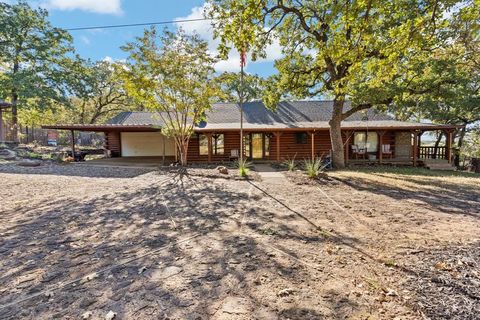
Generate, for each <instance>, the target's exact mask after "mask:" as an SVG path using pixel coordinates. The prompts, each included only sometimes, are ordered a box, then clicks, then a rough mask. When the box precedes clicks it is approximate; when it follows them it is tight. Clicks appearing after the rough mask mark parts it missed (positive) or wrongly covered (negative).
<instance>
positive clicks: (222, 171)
mask: <svg viewBox="0 0 480 320" xmlns="http://www.w3.org/2000/svg"><path fill="white" fill-rule="evenodd" d="M216 169H217V170H218V172H219V173H221V174H228V169H227V167H225V166H218V167H217V168H216Z"/></svg>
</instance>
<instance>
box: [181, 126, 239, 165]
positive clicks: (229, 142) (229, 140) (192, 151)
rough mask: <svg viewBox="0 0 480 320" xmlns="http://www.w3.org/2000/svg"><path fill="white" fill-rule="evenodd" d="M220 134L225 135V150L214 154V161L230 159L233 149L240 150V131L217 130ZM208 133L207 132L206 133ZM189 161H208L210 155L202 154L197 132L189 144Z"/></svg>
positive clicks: (212, 157)
mask: <svg viewBox="0 0 480 320" xmlns="http://www.w3.org/2000/svg"><path fill="white" fill-rule="evenodd" d="M216 133H218V134H222V133H223V135H224V139H225V140H224V145H223V146H224V152H223V154H219V155H215V154H212V156H211V159H212V162H222V161H229V160H230V154H231V150H235V149H236V150H240V133H239V132H216ZM205 134H206V133H205ZM187 161H189V162H208V155H200V146H199V139H198V135H197V134H195V135H194V136H193V137H192V138H191V139H190V143H189V145H188V156H187Z"/></svg>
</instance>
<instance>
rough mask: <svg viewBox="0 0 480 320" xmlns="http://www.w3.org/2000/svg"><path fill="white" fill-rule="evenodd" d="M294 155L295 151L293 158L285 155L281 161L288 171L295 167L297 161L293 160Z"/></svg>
mask: <svg viewBox="0 0 480 320" xmlns="http://www.w3.org/2000/svg"><path fill="white" fill-rule="evenodd" d="M296 156H297V154H296V153H295V155H294V156H293V158H291V159H290V157H287V159H285V161H284V162H283V163H284V164H285V165H286V166H287V169H288V171H293V170H295V168H296V167H297V163H296V162H295V157H296Z"/></svg>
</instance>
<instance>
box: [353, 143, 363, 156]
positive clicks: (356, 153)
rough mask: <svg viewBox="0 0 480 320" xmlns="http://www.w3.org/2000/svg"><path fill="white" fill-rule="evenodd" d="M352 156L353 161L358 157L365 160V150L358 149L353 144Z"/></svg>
mask: <svg viewBox="0 0 480 320" xmlns="http://www.w3.org/2000/svg"><path fill="white" fill-rule="evenodd" d="M352 154H353V156H354V157H355V159H358V158H359V157H361V158H363V159H366V156H367V150H366V149H365V148H359V147H358V146H357V145H356V144H354V145H352Z"/></svg>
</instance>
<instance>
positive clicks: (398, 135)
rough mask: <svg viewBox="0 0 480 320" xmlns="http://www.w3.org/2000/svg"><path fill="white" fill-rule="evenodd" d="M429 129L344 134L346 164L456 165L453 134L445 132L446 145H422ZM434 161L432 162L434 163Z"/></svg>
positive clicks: (349, 132)
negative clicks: (428, 163)
mask: <svg viewBox="0 0 480 320" xmlns="http://www.w3.org/2000/svg"><path fill="white" fill-rule="evenodd" d="M425 132H427V130H409V131H406V130H403V131H401V130H376V131H365V130H362V131H357V130H355V131H353V130H352V131H350V130H346V131H344V132H343V135H344V141H345V161H346V163H347V164H352V165H361V164H364V165H374V164H386V165H411V166H412V165H413V166H425V164H426V162H428V161H429V160H436V161H433V162H436V163H437V162H443V163H445V164H449V165H450V166H451V165H452V163H453V149H452V141H453V132H454V130H452V129H448V130H442V134H443V135H444V136H445V137H446V139H445V144H444V145H437V146H431V145H428V146H422V135H423V134H424V133H425ZM431 162H432V161H431Z"/></svg>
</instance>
